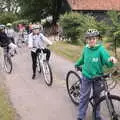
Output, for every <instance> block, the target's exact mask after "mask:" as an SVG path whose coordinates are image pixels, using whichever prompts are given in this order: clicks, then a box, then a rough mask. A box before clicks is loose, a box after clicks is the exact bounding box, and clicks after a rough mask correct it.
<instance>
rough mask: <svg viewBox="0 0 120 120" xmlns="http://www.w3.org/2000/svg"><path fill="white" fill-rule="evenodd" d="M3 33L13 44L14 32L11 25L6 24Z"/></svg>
mask: <svg viewBox="0 0 120 120" xmlns="http://www.w3.org/2000/svg"><path fill="white" fill-rule="evenodd" d="M5 33H6V34H7V36H8V37H9V38H10V40H11V41H12V42H13V43H15V31H14V29H13V28H12V24H11V23H7V24H6V29H5Z"/></svg>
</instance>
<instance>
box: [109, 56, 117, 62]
mask: <svg viewBox="0 0 120 120" xmlns="http://www.w3.org/2000/svg"><path fill="white" fill-rule="evenodd" d="M109 61H110V62H112V63H114V64H115V63H117V59H116V58H115V57H113V56H111V57H110V58H109Z"/></svg>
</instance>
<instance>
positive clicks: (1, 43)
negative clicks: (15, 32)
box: [0, 25, 17, 54]
mask: <svg viewBox="0 0 120 120" xmlns="http://www.w3.org/2000/svg"><path fill="white" fill-rule="evenodd" d="M0 47H2V48H3V49H4V54H6V52H9V49H12V50H16V48H17V46H16V45H15V44H13V43H12V42H11V40H10V38H9V37H8V36H7V34H6V33H5V25H0Z"/></svg>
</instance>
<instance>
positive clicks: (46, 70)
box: [37, 49, 53, 86]
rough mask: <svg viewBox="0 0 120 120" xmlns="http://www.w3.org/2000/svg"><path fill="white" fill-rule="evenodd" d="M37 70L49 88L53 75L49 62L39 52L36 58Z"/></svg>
mask: <svg viewBox="0 0 120 120" xmlns="http://www.w3.org/2000/svg"><path fill="white" fill-rule="evenodd" d="M37 68H38V72H39V73H43V77H44V81H45V83H46V84H47V85H48V86H51V85H52V83H53V75H52V70H51V67H50V64H49V62H48V61H47V60H46V55H45V54H44V53H43V50H42V49H41V52H38V56H37Z"/></svg>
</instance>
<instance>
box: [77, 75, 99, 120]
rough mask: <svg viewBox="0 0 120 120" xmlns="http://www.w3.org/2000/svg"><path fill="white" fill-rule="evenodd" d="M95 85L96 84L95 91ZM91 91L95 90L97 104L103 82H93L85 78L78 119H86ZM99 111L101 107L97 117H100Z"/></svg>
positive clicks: (83, 78)
mask: <svg viewBox="0 0 120 120" xmlns="http://www.w3.org/2000/svg"><path fill="white" fill-rule="evenodd" d="M93 84H94V89H93ZM91 90H93V93H94V97H95V98H94V101H95V102H96V101H97V100H98V99H99V98H100V90H101V82H100V81H94V82H93V80H92V79H88V78H86V77H84V76H83V77H82V84H81V89H80V103H79V108H78V119H82V120H83V119H84V118H85V115H86V111H87V108H88V103H89V98H90V93H91ZM99 111H100V106H99V107H98V109H97V116H96V117H100V114H99Z"/></svg>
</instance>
